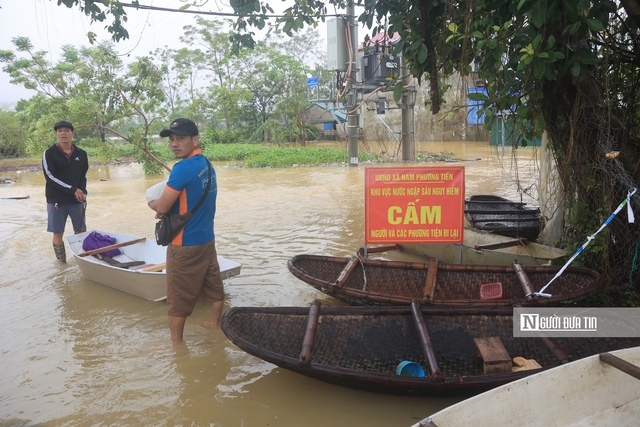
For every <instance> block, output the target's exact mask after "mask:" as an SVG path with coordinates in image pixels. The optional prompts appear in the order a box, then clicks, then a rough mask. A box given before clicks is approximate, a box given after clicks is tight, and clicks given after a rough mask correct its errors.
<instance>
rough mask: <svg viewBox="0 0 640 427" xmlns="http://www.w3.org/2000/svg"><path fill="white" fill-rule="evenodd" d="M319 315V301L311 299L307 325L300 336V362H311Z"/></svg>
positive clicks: (307, 363)
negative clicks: (301, 336)
mask: <svg viewBox="0 0 640 427" xmlns="http://www.w3.org/2000/svg"><path fill="white" fill-rule="evenodd" d="M319 317H320V301H317V300H316V301H313V302H312V303H311V307H310V308H309V317H308V318H307V326H306V328H305V330H304V337H303V338H302V348H301V350H300V363H301V364H303V365H309V364H310V363H311V354H312V353H313V343H314V341H315V338H316V330H317V329H318V319H319Z"/></svg>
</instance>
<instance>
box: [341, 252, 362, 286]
mask: <svg viewBox="0 0 640 427" xmlns="http://www.w3.org/2000/svg"><path fill="white" fill-rule="evenodd" d="M359 262H360V255H359V254H358V253H356V254H355V255H354V256H352V257H351V259H350V260H349V262H348V263H347V265H345V266H344V269H343V270H342V271H341V272H340V276H338V280H336V286H338V287H340V288H342V287H343V286H344V284H345V283H347V279H348V278H349V275H350V274H351V272H352V271H353V269H354V268H356V265H358V263H359Z"/></svg>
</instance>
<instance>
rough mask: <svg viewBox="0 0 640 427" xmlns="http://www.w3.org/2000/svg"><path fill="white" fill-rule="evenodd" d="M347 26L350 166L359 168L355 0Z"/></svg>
mask: <svg viewBox="0 0 640 427" xmlns="http://www.w3.org/2000/svg"><path fill="white" fill-rule="evenodd" d="M347 19H348V22H347V25H348V26H349V29H350V34H351V40H350V41H349V43H351V48H352V51H353V57H352V58H351V61H352V62H351V74H350V75H349V76H348V79H349V80H348V81H347V84H348V85H349V97H348V99H347V108H348V110H349V111H348V114H347V138H348V142H347V144H348V152H349V166H358V111H357V110H356V105H357V104H358V100H357V97H356V88H355V82H357V77H358V76H357V73H358V25H357V23H356V20H355V8H354V6H353V0H351V1H349V5H348V6H347Z"/></svg>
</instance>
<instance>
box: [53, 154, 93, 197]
mask: <svg viewBox="0 0 640 427" xmlns="http://www.w3.org/2000/svg"><path fill="white" fill-rule="evenodd" d="M56 145H57V144H53V145H52V146H51V147H49V148H47V149H46V150H45V151H44V154H43V155H42V170H43V171H44V177H45V178H46V180H47V184H46V187H45V196H46V197H47V203H60V204H75V203H80V202H78V201H77V200H76V198H75V192H76V190H77V189H78V188H79V189H81V190H82V191H83V192H84V194H87V171H88V170H89V159H88V157H87V153H86V152H85V151H84V150H82V149H81V148H78V147H76V146H75V145H74V146H73V153H72V154H71V157H69V160H67V158H66V156H65V155H64V153H63V152H62V150H60V149H59V148H58V147H56Z"/></svg>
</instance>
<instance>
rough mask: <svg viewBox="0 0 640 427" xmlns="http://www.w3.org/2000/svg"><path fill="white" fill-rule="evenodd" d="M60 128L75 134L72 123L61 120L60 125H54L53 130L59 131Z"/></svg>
mask: <svg viewBox="0 0 640 427" xmlns="http://www.w3.org/2000/svg"><path fill="white" fill-rule="evenodd" d="M60 128H69V129H71V132H73V125H72V124H71V122H68V121H66V120H60V121H59V122H58V123H56V124H55V125H53V130H58V129H60Z"/></svg>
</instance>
